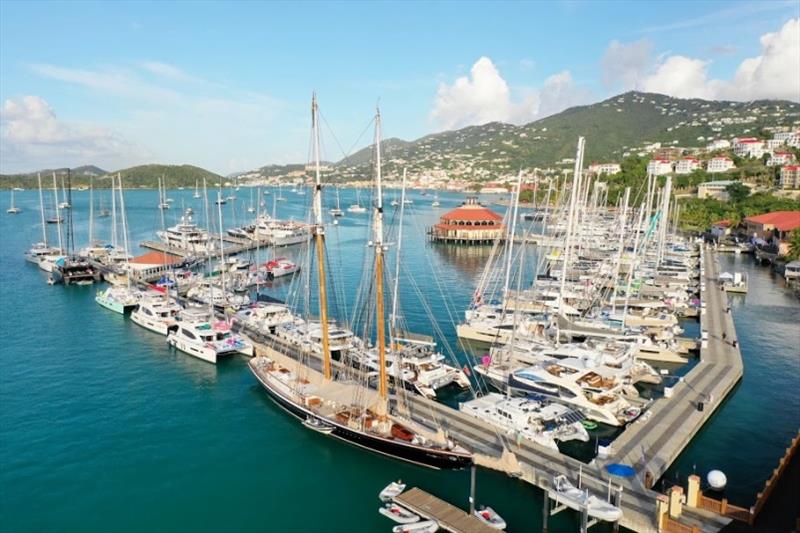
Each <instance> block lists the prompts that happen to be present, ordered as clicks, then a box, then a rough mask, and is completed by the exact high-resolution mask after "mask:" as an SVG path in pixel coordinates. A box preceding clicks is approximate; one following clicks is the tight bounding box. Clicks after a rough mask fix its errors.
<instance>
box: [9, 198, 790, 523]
mask: <svg viewBox="0 0 800 533" xmlns="http://www.w3.org/2000/svg"><path fill="white" fill-rule="evenodd" d="M192 192H193V191H189V190H186V191H171V192H170V196H171V197H172V198H174V199H175V208H174V209H172V210H171V211H170V212H169V214H168V215H167V223H168V224H169V223H174V221H175V219H176V217H177V215H178V212H179V211H180V209H179V207H180V205H181V202H184V204H185V205H186V206H189V205H192V202H194V200H193V199H192V198H191V195H192ZM103 194H105V195H106V200H105V201H104V204H105V206H106V207H108V206H109V201H108V200H107V194H108V193H107V191H106V192H104V193H103ZM283 194H284V196H285V197H286V198H287V199H288V200H289V201H288V202H282V203H278V204H277V210H278V213H277V214H278V216H280V217H284V218H289V217H294V218H297V219H302V218H304V217H305V213H306V207H305V205H304V204H305V203H307V202H308V201H309V199H310V198H309V197H308V196H305V197H303V196H296V195H294V194H293V193H291V192H290V191H288V190H284V193H283ZM411 196H412V198H413V199H414V202H415V203H414V206H413V207H411V208H410V209H409V210H408V216H407V218H406V224H405V227H404V231H405V236H404V257H405V264H406V265H408V272H406V273H405V274H404V275H403V276H404V277H403V279H405V280H406V283H404V284H403V287H404V288H403V290H402V291H401V292H402V301H403V302H404V305H403V309H404V312H403V314H404V316H405V317H406V319H407V321H408V323H409V326H410V327H411V328H413V329H414V330H415V331H418V332H420V333H428V334H434V335H435V334H436V333H437V332H436V331H434V330H433V329H432V326H431V320H430V318H429V315H428V313H426V312H425V311H424V309H423V308H422V306H421V305H419V300H418V297H417V292H420V293H424V294H425V295H426V298H425V299H426V301H427V302H429V304H430V306H431V308H432V309H431V311H432V314H433V315H434V316H435V317H436V319H437V322H438V323H439V325H440V327H441V330H442V332H443V333H444V336H445V337H446V339H445V340H448V341H449V343H450V344H451V345H452V346H454V347H455V342H454V328H453V326H452V324H451V318H450V317H451V316H452V318H453V319H455V320H458V319H459V318H460V316H462V312H463V309H464V308H465V306H466V305H467V304H468V302H469V299H470V296H471V294H472V292H473V291H474V287H475V284H476V282H477V280H478V278H479V276H480V273H481V271H482V269H483V266H484V263H485V261H486V257H487V251H486V250H485V249H484V250H479V249H470V248H448V247H437V246H432V245H430V244H428V243H427V242H426V237H425V228H426V227H427V226H429V225H430V224H431V223H432V222H433V221H434V220H435V219H436V218H437V216H438V215H439V214H441V213H443V212H444V211H446V210H447V209H450V208H452V207H454V206H456V205H457V204H458V203H459V202H460V201H461V200H462V197H461V196H459V195H444V196H442V197H441V198H440V200H441V202H442V207H441V208H439V209H438V210H437V209H434V208H432V207H431V206H430V202H431V201H432V198H431V197H430V196H421V195H420V194H418V193H413V194H412V195H411ZM353 198H354V194H353V192H352V191H344V190H343V191H342V198H341V203H342V208H345V207H346V206H347V205H349V204H350V203H351V201H352V200H353ZM249 199H250V193H249V191H246V190H245V189H242V190H241V191H239V201H238V205H237V206H236V208H237V209H238V212H237V213H234V206H232V205H230V204H229V205H228V206H225V213H224V216H225V220H226V225H232V224H233V221H234V217H235V218H236V221H237V222H239V223H241V222H243V221H244V220H245V218H246V216H245V213H244V209H243V206H244V204H246V203H249ZM332 199H333V194H332V192H330V193H329V194H328V203H329V204H332V203H333V202H332ZM125 201H126V204H127V208H128V209H127V211H128V218H129V224H130V234H131V240H132V242H133V243H138V242H139V241H141V240H145V239H153V237H154V232H155V231H156V230H157V229H159V228H160V225H161V221H160V215H159V213H158V211H157V210H156V209H155V205H156V193H155V192H154V191H128V192H126V197H125ZM265 201H266V203H267V209H268V210H269V211H271V210H272V198H271V197H269V196H267V197H266V198H265ZM366 201H367V198H366V195H362V204H364V203H366ZM7 204H8V192H6V191H4V192H2V193H0V205H1V206H3V210H4V209H5V206H6V205H7ZM73 204H74V205H75V209H74V216H75V228H76V239H75V241H76V245H77V246H81V245H83V244H84V243H85V242H86V240H87V235H88V226H89V225H88V222H87V218H88V214H87V211H88V208H87V205H88V193H86V192H79V193H75V194H74V198H73ZM17 205H19V206H21V207H22V208H23V209H24V212H23V213H22V214H21V215H17V216H11V215H6V214H5V213H4V212H2V213H0V247H1V250H0V287H2V295H3V297H2V301H3V305H2V306H0V321H1V323H2V324H3V326H2V332H3V337H4V342H3V349H2V356H1V357H0V524H3V529H4V530H6V531H143V530H152V531H223V530H224V531H237V532H238V531H241V532H246V531H268V530H269V531H387V530H389V528H390V526H391V524H390V523H389V521H388V520H386V519H384V518H383V517H381V516H380V515H378V513H377V508H378V507H379V502H378V499H377V493H378V491H379V490H380V489H381V488H382V487H383V486H384V485H385V484H386V483H387V482H388V481H390V480H391V479H395V478H398V477H400V478H403V479H404V480H406V481H407V482H409V483H410V484H412V485H416V486H420V487H422V488H424V489H427V490H429V491H431V492H433V493H435V494H437V495H439V496H441V497H443V498H445V499H448V500H449V501H451V502H453V503H456V504H459V505H462V506H464V507H465V506H466V505H467V496H468V488H469V475H468V473H466V472H434V471H429V470H427V469H423V468H419V467H415V466H411V465H405V464H402V463H400V462H397V461H393V460H390V459H386V458H383V457H377V456H375V455H372V454H368V453H363V452H361V451H359V450H356V449H354V448H352V447H350V446H347V445H345V444H342V443H339V442H334V441H332V440H331V439H328V438H325V437H323V436H321V435H317V434H315V433H312V432H310V431H307V430H305V429H304V428H302V426H300V425H299V424H298V423H296V421H294V420H293V419H291V418H289V417H288V416H287V415H285V414H284V413H283V412H282V411H280V410H279V409H278V408H277V407H275V406H274V405H273V404H272V402H271V401H269V400H268V399H267V397H266V395H265V394H264V393H263V392H262V391H261V390H260V388H259V386H258V385H257V384H256V382H255V379H254V378H253V377H252V376H251V374H250V373H249V371H248V370H247V368H246V361H245V360H244V359H241V358H230V359H227V360H225V361H223V362H222V363H221V364H219V365H217V366H213V365H209V364H206V363H204V362H201V361H199V360H195V359H193V358H190V357H188V356H186V355H183V354H180V353H175V352H170V351H169V350H167V349H166V344H165V342H164V338H163V337H160V336H157V335H154V334H151V333H149V332H146V331H144V330H142V329H141V328H139V327H138V326H136V325H134V324H132V323H131V322H130V321H128V320H127V319H125V318H123V317H122V316H120V315H117V314H114V313H111V312H108V311H106V310H104V309H102V308H100V307H99V306H98V305H97V304H95V303H94V301H93V297H94V292H95V288H93V287H50V286H48V285H47V284H46V283H45V282H44V281H45V276H44V274H43V273H42V272H41V271H39V270H38V269H37V268H36V267H34V266H33V265H30V264H27V263H25V262H24V261H23V259H22V254H23V252H24V251H25V250H26V249H27V247H28V246H29V245H30V243H31V242H34V241H38V240H41V229H40V228H39V226H38V211H37V205H38V197H37V194H36V193H35V192H33V191H26V192H23V193H18V194H17ZM194 207H195V210H196V211H197V212H198V213H199V217H198V218H199V219H200V222H201V224H202V225H205V224H204V222H203V215H202V209H200V208H199V205H195V206H194ZM389 218H390V221H389V223H390V224H391V217H389ZM101 220H102V219H101ZM109 224H110V222H109V220H108V219H105V220H103V221H102V222H100V223H99V224H98V226H97V227H96V228H95V231H96V236H98V237H101V238H107V235H108V232H109V229H108V225H109ZM366 231H367V216H366V215H349V214H347V215H346V216H345V218H344V219H343V220H342V221H341V222H340V224H339V225H338V226H336V227H333V226H332V227H330V229H329V236H328V243H329V254H330V257H329V260H330V263H331V268H332V270H334V271H335V272H336V273H337V276H336V280H335V283H336V287H335V288H336V292H337V294H338V295H339V298H338V302H337V305H336V313H337V314H338V315H339V316H340V317H344V316H351V315H352V305H353V301H354V299H355V295H356V292H357V288H358V284H359V280H360V276H361V271H362V263H363V258H364V252H365V250H366V247H365V244H364V242H365V236H366ZM280 255H286V256H289V257H294V258H295V259H297V260H303V257H302V255H303V254H302V252H301V251H300V250H299V249H298V250H292V249H285V250H282V251H281V252H280ZM741 262H742V264H741V266H737V268H741V269H748V270H749V271H750V272H751V274H750V275H751V293H750V294H749V295H747V296H746V297H745V298H744V299H740V300H737V303H735V304H734V305H735V307H734V313H735V318H736V322H737V328H738V330H739V335H740V338H741V344H742V349H743V352H744V354H745V359H746V361H745V379H744V381H743V383H742V385H741V386H740V387H739V388H738V389H737V390H736V392H735V395H734V396H733V398H732V399H731V400H730V401H729V402H728V403H727V404H726V405H725V406H724V407H723V409H722V410H721V411H720V414H719V415H718V416H717V417H715V418H714V419H713V420H712V421H711V423H710V424H709V425H708V426H707V427H706V428H705V430H704V431H703V432H702V434H701V435H700V437H699V438H698V439H697V440H696V441H695V442H694V443H693V444H692V445H691V446H690V448H688V449H687V451H686V453H685V454H684V455H683V456H682V457H681V459H680V460H679V462H678V463H677V465H676V466H675V468H674V471H673V472H672V473H671V474H670V475H672V476H675V475H680V476H681V477H684V476H685V475H686V474H688V473H690V470H691V465H692V464H694V463H697V465H698V471H702V472H705V471H707V470H708V469H710V468H722V469H723V470H725V471H726V473H727V474H728V477H729V480H730V484H731V486H732V488H731V489H730V490H729V495H730V496H731V497H732V498H733V499H734V501H736V500H738V499H742V500H744V501H749V499H750V498H752V495H753V494H754V492H755V491H756V490H757V489H758V487H759V484H760V482H761V481H763V479H765V478H766V475H767V473H768V472H769V471H771V469H772V468H773V466H774V463H775V461H776V460H777V457H778V455H779V454H780V451H781V450H782V448H783V446H785V444H786V442H788V439H789V438H790V437H791V435H792V433H793V431H796V428H797V427H798V426H799V425H800V408H799V407H800V405H798V397H797V394H796V390H797V383H798V381H797V380H798V378H797V376H798V375H800V374H798V370H800V368H798V361H799V360H800V354H798V340H800V339H798V338H797V323H798V321H799V320H800V317H799V316H798V314H799V313H800V306H799V305H798V302H797V300H794V299H792V297H791V296H789V295H788V294H786V293H785V292H784V291H783V290H782V289H781V288H780V286H778V285H776V284H775V283H774V282H773V281H772V280H771V279H770V276H769V274H767V271H766V269H754V268H753V267H751V266H750V263H749V259H743V260H741ZM409 276H410V277H413V279H414V283H411V282H410V281H409ZM288 285H289V284H288V283H286V282H281V283H276V284H275V285H274V286H273V287H271V288H269V289H268V292H270V293H271V294H275V295H277V296H282V295H285V294H287V292H289V291H288ZM437 337H438V335H437ZM456 351H457V350H456ZM457 355H458V357H463V355H461V354H460V353H458V354H457ZM734 487H735V488H734ZM477 493H478V501H479V502H481V503H485V504H489V505H492V506H493V507H495V508H496V509H497V510H498V511H499V512H500V513H501V514H502V515H503V516H504V517H505V518H506V519H507V521H508V522H509V525H510V530H511V531H521V530H533V531H536V530H538V529H539V528H540V525H541V493H540V492H539V491H537V490H534V489H532V488H530V487H528V486H526V485H524V484H522V483H520V482H517V481H515V480H512V479H509V478H507V477H505V476H504V475H500V474H496V473H493V472H487V471H480V472H479V474H478V485H477ZM550 525H551V528H552V529H553V530H554V531H573V530H574V529H575V527H576V525H577V520H576V517H574V516H572V515H571V514H569V513H562V514H561V515H559V516H558V517H556V519H555V520H551V522H550Z"/></svg>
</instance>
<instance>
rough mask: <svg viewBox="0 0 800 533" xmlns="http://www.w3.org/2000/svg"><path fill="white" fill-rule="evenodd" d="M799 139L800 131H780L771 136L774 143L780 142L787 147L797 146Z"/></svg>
mask: <svg viewBox="0 0 800 533" xmlns="http://www.w3.org/2000/svg"><path fill="white" fill-rule="evenodd" d="M799 138H800V131H782V132H780V133H776V134H775V135H773V136H772V139H773V140H775V141H780V142H781V143H783V144H786V145H788V146H797V145H798V139H799Z"/></svg>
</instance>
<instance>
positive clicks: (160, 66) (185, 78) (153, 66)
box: [140, 61, 199, 82]
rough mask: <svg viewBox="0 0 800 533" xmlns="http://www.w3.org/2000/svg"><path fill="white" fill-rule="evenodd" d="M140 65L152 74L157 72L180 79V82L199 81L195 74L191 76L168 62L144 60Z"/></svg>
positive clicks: (161, 75)
mask: <svg viewBox="0 0 800 533" xmlns="http://www.w3.org/2000/svg"><path fill="white" fill-rule="evenodd" d="M140 65H141V67H142V68H143V69H144V70H146V71H148V72H150V73H151V74H155V75H156V76H160V77H162V78H166V79H168V80H172V81H178V82H196V81H199V80H198V79H197V78H195V77H194V76H190V75H189V74H187V73H185V72H184V71H183V70H181V69H179V68H178V67H175V66H173V65H170V64H168V63H162V62H160V61H143V62H142V63H140Z"/></svg>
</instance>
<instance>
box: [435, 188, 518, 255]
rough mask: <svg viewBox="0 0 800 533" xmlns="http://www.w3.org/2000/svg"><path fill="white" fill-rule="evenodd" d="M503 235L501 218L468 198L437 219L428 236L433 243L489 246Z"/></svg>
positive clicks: (472, 197)
mask: <svg viewBox="0 0 800 533" xmlns="http://www.w3.org/2000/svg"><path fill="white" fill-rule="evenodd" d="M504 233H505V224H503V217H502V216H500V215H498V214H497V213H495V212H494V211H492V210H491V209H489V208H487V207H484V206H482V205H481V204H479V203H478V199H477V197H474V196H470V197H468V198H467V201H466V202H464V203H463V204H462V205H461V206H460V207H457V208H455V209H453V210H452V211H449V212H447V213H445V214H444V215H442V216H441V217H440V218H439V223H438V224H435V225H434V226H433V227H432V228H431V229H430V231H429V232H428V234H429V235H430V237H431V240H433V241H435V242H453V243H459V244H490V243H492V242H494V241H495V240H497V239H502V238H503V237H504Z"/></svg>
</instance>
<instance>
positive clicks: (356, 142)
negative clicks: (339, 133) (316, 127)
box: [317, 111, 375, 163]
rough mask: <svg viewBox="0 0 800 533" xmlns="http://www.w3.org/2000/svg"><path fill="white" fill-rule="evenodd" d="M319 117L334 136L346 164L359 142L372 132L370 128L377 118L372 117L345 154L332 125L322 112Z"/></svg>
mask: <svg viewBox="0 0 800 533" xmlns="http://www.w3.org/2000/svg"><path fill="white" fill-rule="evenodd" d="M317 115H318V116H319V117H320V118H321V119H322V122H323V123H324V124H325V127H326V128H328V131H329V132H330V134H331V136H333V140H334V141H336V145H337V146H338V147H339V150H340V151H341V152H342V156H343V157H344V159H343V162H344V163H347V159H348V158H349V157H350V155H352V152H353V149H354V148H355V147H356V145H357V144H358V143H359V142H361V139H362V138H363V137H364V134H365V133H366V132H367V131H369V130H370V128H371V127H372V125H373V124H374V122H375V117H372V118H371V119H370V120H369V122H368V123H367V125H366V126H365V127H364V130H363V131H362V132H361V134H360V135H359V136H358V138H357V139H356V140H355V142H354V143H353V144H352V145H351V146H350V149H349V150H348V151H346V152H345V150H344V147H342V143H340V142H339V139H338V137H336V134H335V133H334V131H333V128H332V127H331V125H330V124H329V123H328V119H326V118H325V115H324V114H323V113H322V112H321V111H318V112H317Z"/></svg>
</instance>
